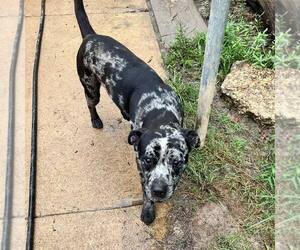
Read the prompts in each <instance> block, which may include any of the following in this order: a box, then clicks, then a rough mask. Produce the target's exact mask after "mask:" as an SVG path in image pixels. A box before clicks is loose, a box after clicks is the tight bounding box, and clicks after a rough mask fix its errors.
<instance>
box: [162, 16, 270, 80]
mask: <svg viewBox="0 0 300 250" xmlns="http://www.w3.org/2000/svg"><path fill="white" fill-rule="evenodd" d="M205 41H206V35H205V33H199V34H198V35H197V36H195V37H194V38H188V37H186V36H185V34H184V32H183V30H182V29H181V28H180V29H179V30H178V34H177V37H176V40H175V42H174V44H173V45H172V47H171V48H170V50H169V53H168V56H167V57H166V60H165V61H166V65H167V69H168V70H169V71H171V72H172V73H175V72H180V73H181V74H182V75H183V76H185V77H188V78H190V79H199V76H200V72H201V67H202V64H203V59H204V51H205ZM274 54H275V53H274V44H272V42H270V40H269V38H268V34H267V33H266V31H259V30H258V28H257V26H256V25H255V24H254V23H248V22H246V21H239V22H237V21H233V20H229V21H228V23H227V27H226V31H225V37H224V46H223V51H222V55H221V61H220V70H219V77H220V79H221V80H222V79H224V77H225V76H226V75H227V74H228V73H229V71H230V68H231V66H232V64H233V63H234V62H236V61H242V60H245V61H247V62H249V63H251V64H253V65H255V66H257V67H262V68H273V67H274V63H273V60H274Z"/></svg>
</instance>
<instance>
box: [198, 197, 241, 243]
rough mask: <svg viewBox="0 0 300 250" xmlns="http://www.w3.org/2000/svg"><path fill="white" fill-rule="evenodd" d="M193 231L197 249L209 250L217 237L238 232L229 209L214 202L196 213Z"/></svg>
mask: <svg viewBox="0 0 300 250" xmlns="http://www.w3.org/2000/svg"><path fill="white" fill-rule="evenodd" d="M192 229H193V234H192V235H193V242H194V247H195V248H196V249H207V246H209V245H211V244H212V242H213V240H214V239H215V238H216V237H218V236H220V235H224V234H230V233H236V232H237V231H238V227H237V225H235V220H234V218H233V217H232V216H231V215H230V212H229V211H228V209H227V208H226V207H225V206H223V205H221V204H216V203H213V202H208V203H206V204H205V205H204V206H203V207H202V208H201V209H199V210H198V211H197V212H196V215H195V217H194V218H193V220H192Z"/></svg>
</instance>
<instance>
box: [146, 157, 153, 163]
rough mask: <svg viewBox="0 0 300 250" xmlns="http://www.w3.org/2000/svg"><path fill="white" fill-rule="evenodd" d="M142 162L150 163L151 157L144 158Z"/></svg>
mask: <svg viewBox="0 0 300 250" xmlns="http://www.w3.org/2000/svg"><path fill="white" fill-rule="evenodd" d="M144 162H145V163H146V164H150V163H151V162H152V159H151V158H145V159H144Z"/></svg>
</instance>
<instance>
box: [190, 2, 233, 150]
mask: <svg viewBox="0 0 300 250" xmlns="http://www.w3.org/2000/svg"><path fill="white" fill-rule="evenodd" d="M229 5H230V0H212V3H211V9H210V17H209V23H208V35H207V39H206V46H205V55H204V63H203V69H202V76H201V82H200V91H199V99H198V109H197V119H196V127H195V129H196V131H197V133H198V135H199V138H200V141H201V147H203V145H204V141H205V137H206V133H207V127H208V121H209V115H210V110H211V104H212V102H213V98H214V94H215V88H216V82H217V74H218V69H219V64H220V57H221V50H222V46H223V39H224V33H225V26H226V21H227V16H228V11H229Z"/></svg>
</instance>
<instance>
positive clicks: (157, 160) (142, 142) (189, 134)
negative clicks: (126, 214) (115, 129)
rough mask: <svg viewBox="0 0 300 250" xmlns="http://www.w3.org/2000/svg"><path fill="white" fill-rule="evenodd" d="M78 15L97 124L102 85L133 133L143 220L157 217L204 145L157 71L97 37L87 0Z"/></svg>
mask: <svg viewBox="0 0 300 250" xmlns="http://www.w3.org/2000/svg"><path fill="white" fill-rule="evenodd" d="M75 13H76V18H77V21H78V24H79V28H80V31H81V34H82V38H83V42H82V44H81V46H80V48H79V51H78V54H77V71H78V75H79V78H80V81H81V83H82V85H83V88H84V91H85V97H86V100H87V106H88V108H89V111H90V115H91V122H92V126H93V127H94V128H98V129H100V128H102V127H103V123H102V120H101V119H100V117H99V115H98V113H97V111H96V105H97V104H98V103H99V101H100V91H99V89H100V86H101V85H103V86H104V87H105V89H106V90H107V93H108V94H109V95H110V97H111V98H112V100H113V102H114V103H115V104H116V105H117V106H118V108H119V109H120V111H121V113H122V115H123V117H124V119H126V120H128V121H130V123H131V128H132V131H131V132H130V134H129V136H128V143H129V144H131V145H134V150H135V151H136V156H137V166H138V170H139V173H140V176H141V183H142V188H143V193H144V205H143V209H142V214H141V219H142V221H144V222H145V223H146V224H150V223H151V222H152V221H153V220H154V219H155V212H154V202H161V201H164V200H167V199H169V198H170V197H171V196H172V194H173V193H174V191H175V189H176V186H177V183H178V181H179V178H180V176H181V174H182V172H183V170H184V169H185V167H186V163H187V161H188V153H189V152H190V151H191V150H192V148H194V147H197V146H198V145H199V138H198V136H197V134H196V133H195V132H194V131H193V130H188V129H183V128H182V124H183V110H182V107H181V104H180V101H179V98H178V96H177V95H176V94H175V92H174V91H173V90H172V89H171V87H170V86H168V85H166V84H165V83H164V82H163V80H162V79H161V78H160V77H159V76H158V75H157V73H156V72H155V71H154V70H153V69H152V68H151V67H149V66H148V65H147V64H146V63H145V62H144V61H142V60H141V59H139V58H138V57H137V56H135V55H134V54H133V53H132V52H131V51H130V50H129V49H128V48H126V47H125V46H124V45H123V44H121V43H119V42H118V41H116V40H115V39H113V38H111V37H109V36H104V35H98V34H96V33H95V31H94V30H93V28H92V27H91V25H90V23H89V20H88V17H87V15H86V13H85V10H84V6H83V2H82V0H75Z"/></svg>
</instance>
